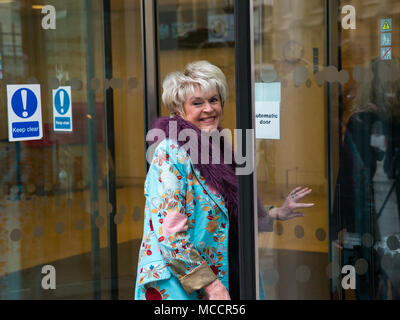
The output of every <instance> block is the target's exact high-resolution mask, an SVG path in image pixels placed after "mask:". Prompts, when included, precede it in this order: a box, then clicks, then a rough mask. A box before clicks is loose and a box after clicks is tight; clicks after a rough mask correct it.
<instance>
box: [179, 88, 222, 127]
mask: <svg viewBox="0 0 400 320" xmlns="http://www.w3.org/2000/svg"><path fill="white" fill-rule="evenodd" d="M183 109H184V111H185V115H184V116H183V118H184V119H185V120H186V121H189V122H190V123H192V124H193V125H195V126H196V127H197V128H199V129H200V130H205V131H211V130H214V129H217V127H218V126H219V123H220V122H221V119H222V105H221V98H220V96H219V93H218V91H217V90H212V91H210V92H208V93H203V92H202V91H201V90H200V89H198V88H196V89H195V91H194V94H193V95H190V96H189V97H188V98H187V99H186V101H185V103H184V105H183Z"/></svg>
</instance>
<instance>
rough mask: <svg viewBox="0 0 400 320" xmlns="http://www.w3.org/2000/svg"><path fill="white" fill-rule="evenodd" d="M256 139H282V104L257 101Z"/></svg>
mask: <svg viewBox="0 0 400 320" xmlns="http://www.w3.org/2000/svg"><path fill="white" fill-rule="evenodd" d="M255 111H256V139H280V138H281V136H280V121H281V120H280V102H278V101H256V110H255Z"/></svg>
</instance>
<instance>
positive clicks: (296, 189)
mask: <svg viewBox="0 0 400 320" xmlns="http://www.w3.org/2000/svg"><path fill="white" fill-rule="evenodd" d="M300 189H301V187H296V188H294V189H293V190H292V191H290V193H289V195H290V196H291V195H292V194H295V193H296V192H297V191H298V190H300Z"/></svg>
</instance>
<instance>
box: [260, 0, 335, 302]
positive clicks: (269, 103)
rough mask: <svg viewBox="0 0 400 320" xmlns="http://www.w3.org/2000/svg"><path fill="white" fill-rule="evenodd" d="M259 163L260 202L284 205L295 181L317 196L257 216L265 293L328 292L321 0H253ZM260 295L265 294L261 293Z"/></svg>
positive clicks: (320, 295) (303, 295)
mask: <svg viewBox="0 0 400 320" xmlns="http://www.w3.org/2000/svg"><path fill="white" fill-rule="evenodd" d="M254 41H255V46H254V57H255V59H254V63H255V116H256V118H255V121H256V166H257V188H258V195H259V198H260V199H261V202H262V205H263V206H266V207H267V206H275V207H281V206H282V205H283V202H284V201H285V199H286V198H287V196H288V194H289V193H290V192H291V191H292V190H293V189H294V188H295V187H297V186H302V187H309V188H311V189H312V193H311V194H310V195H308V196H306V197H305V198H303V199H302V201H304V202H306V203H314V204H315V205H314V206H313V207H311V208H307V209H304V210H298V211H301V212H303V213H304V217H297V218H293V219H289V220H285V221H282V220H281V221H278V220H275V221H274V223H273V229H272V231H271V229H269V228H267V226H266V225H265V224H263V223H262V221H261V220H260V221H259V234H258V245H259V248H258V254H259V271H260V276H261V281H260V286H261V287H263V289H264V291H265V295H266V299H329V297H330V291H329V284H330V282H329V279H328V276H327V274H326V268H327V265H328V263H329V256H328V212H327V201H328V195H327V175H326V173H327V168H326V163H327V157H326V134H327V133H326V132H327V126H326V120H325V119H326V113H325V94H326V93H325V90H324V87H323V86H322V84H321V83H318V82H317V81H316V78H315V74H316V73H317V72H319V71H322V69H323V63H324V61H325V41H326V38H325V1H322V0H307V1H306V0H299V1H291V0H282V1H273V0H271V1H254ZM260 298H263V296H262V294H261V295H260Z"/></svg>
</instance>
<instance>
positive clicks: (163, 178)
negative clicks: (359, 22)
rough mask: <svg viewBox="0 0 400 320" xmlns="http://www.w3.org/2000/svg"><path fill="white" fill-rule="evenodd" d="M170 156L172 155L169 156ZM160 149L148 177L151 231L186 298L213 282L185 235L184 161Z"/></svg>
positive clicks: (186, 224) (188, 235)
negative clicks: (186, 295)
mask: <svg viewBox="0 0 400 320" xmlns="http://www.w3.org/2000/svg"><path fill="white" fill-rule="evenodd" d="M171 153H172V152H171ZM171 153H170V152H168V148H164V147H163V146H162V145H161V146H159V147H157V149H156V150H155V153H154V156H153V160H152V163H151V166H150V169H149V173H148V175H149V176H148V178H149V181H148V185H149V187H148V193H147V196H148V197H149V201H148V203H149V208H148V209H149V211H150V212H151V214H150V215H151V219H150V228H151V230H153V231H154V234H155V235H156V237H157V240H158V244H159V249H160V252H161V255H162V256H163V259H164V260H165V261H166V263H167V265H168V267H169V268H170V270H171V271H172V274H173V275H174V276H176V277H177V278H178V280H179V281H180V283H181V284H182V287H183V288H184V290H185V291H186V293H187V294H188V295H189V294H191V293H192V292H194V291H195V290H199V289H201V288H203V287H205V286H207V285H208V284H210V283H211V282H213V281H214V280H216V279H217V276H216V275H215V274H214V272H213V271H212V269H211V268H210V267H209V265H208V263H207V262H206V261H205V260H203V258H202V257H201V255H200V253H199V252H198V251H197V250H196V248H195V246H194V244H193V243H192V240H191V238H190V234H189V232H188V219H189V218H190V216H189V215H190V214H191V213H188V212H187V211H186V210H185V208H186V189H187V180H186V172H185V169H184V168H185V165H184V162H185V159H182V158H179V156H176V157H175V156H174V154H175V153H174V154H171Z"/></svg>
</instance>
